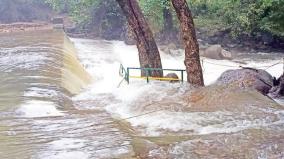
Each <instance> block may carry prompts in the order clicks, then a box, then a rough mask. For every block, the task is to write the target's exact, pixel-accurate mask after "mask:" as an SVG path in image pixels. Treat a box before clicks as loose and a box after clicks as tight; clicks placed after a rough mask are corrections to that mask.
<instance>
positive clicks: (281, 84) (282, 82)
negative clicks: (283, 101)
mask: <svg viewBox="0 0 284 159" xmlns="http://www.w3.org/2000/svg"><path fill="white" fill-rule="evenodd" d="M269 96H270V97H273V98H278V97H281V96H284V74H283V75H281V76H280V77H279V78H278V79H277V80H276V78H274V81H273V87H272V88H271V89H270V91H269Z"/></svg>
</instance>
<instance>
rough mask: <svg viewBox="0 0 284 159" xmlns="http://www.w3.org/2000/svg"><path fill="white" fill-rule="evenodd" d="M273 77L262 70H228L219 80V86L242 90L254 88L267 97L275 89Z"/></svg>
mask: <svg viewBox="0 0 284 159" xmlns="http://www.w3.org/2000/svg"><path fill="white" fill-rule="evenodd" d="M273 81H274V79H273V77H272V76H271V75H270V74H269V73H268V72H266V71H265V70H261V69H252V68H243V69H237V70H228V71H226V72H224V73H223V74H222V75H221V76H220V77H219V78H218V80H217V82H216V83H217V84H229V85H233V86H237V87H240V88H253V89H256V90H257V91H259V92H260V93H262V94H264V95H266V94H268V93H269V90H270V89H271V88H272V87H273Z"/></svg>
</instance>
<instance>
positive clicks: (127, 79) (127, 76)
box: [126, 67, 129, 84]
mask: <svg viewBox="0 0 284 159" xmlns="http://www.w3.org/2000/svg"><path fill="white" fill-rule="evenodd" d="M126 81H127V83H128V84H129V68H128V67H127V72H126Z"/></svg>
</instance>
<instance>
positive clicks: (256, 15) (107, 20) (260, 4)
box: [46, 0, 284, 37]
mask: <svg viewBox="0 0 284 159" xmlns="http://www.w3.org/2000/svg"><path fill="white" fill-rule="evenodd" d="M46 1H47V2H48V3H49V4H52V6H53V8H55V9H56V10H58V11H61V12H64V13H69V14H70V15H71V16H72V17H73V19H74V20H75V21H76V22H77V23H78V24H79V26H84V27H86V26H88V25H94V20H96V25H95V27H96V28H99V30H101V31H104V30H108V29H109V28H111V29H113V27H114V25H115V23H117V22H116V21H115V22H112V20H113V19H119V24H120V25H121V23H125V20H124V17H123V16H122V14H121V13H120V9H119V7H118V5H117V4H116V2H115V1H114V0H79V1H78V0H46ZM139 4H140V6H141V8H142V10H143V13H144V15H145V16H146V18H147V19H148V21H149V23H150V26H151V27H152V30H153V32H154V33H159V32H162V31H163V27H164V16H163V9H164V8H168V9H170V10H171V11H172V14H174V12H173V8H172V6H171V4H170V1H167V0H140V1H139ZM188 4H189V5H190V8H191V10H192V12H193V15H194V18H195V22H196V26H197V27H198V28H205V29H206V30H208V31H209V33H210V34H213V33H214V32H216V31H220V30H229V31H230V33H231V35H232V36H233V37H238V36H243V35H245V36H247V37H258V36H261V35H262V34H264V33H265V34H267V33H268V34H270V35H272V36H277V37H283V36H284V12H283V10H284V1H283V0H214V1H212V0H188ZM103 9H104V10H105V11H102V10H103ZM98 16H99V17H98ZM173 17H174V18H173V21H174V24H175V27H176V28H177V27H178V22H177V20H176V16H173ZM116 26H117V25H116Z"/></svg>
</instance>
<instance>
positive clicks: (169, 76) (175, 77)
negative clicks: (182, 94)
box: [165, 73, 179, 83]
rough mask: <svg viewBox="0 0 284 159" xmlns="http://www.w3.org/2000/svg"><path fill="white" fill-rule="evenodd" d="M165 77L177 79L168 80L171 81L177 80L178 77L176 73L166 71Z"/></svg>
mask: <svg viewBox="0 0 284 159" xmlns="http://www.w3.org/2000/svg"><path fill="white" fill-rule="evenodd" d="M165 78H173V79H177V80H170V82H171V83H175V82H179V80H178V79H179V78H178V75H177V74H176V73H168V74H167V75H166V76H165Z"/></svg>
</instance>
